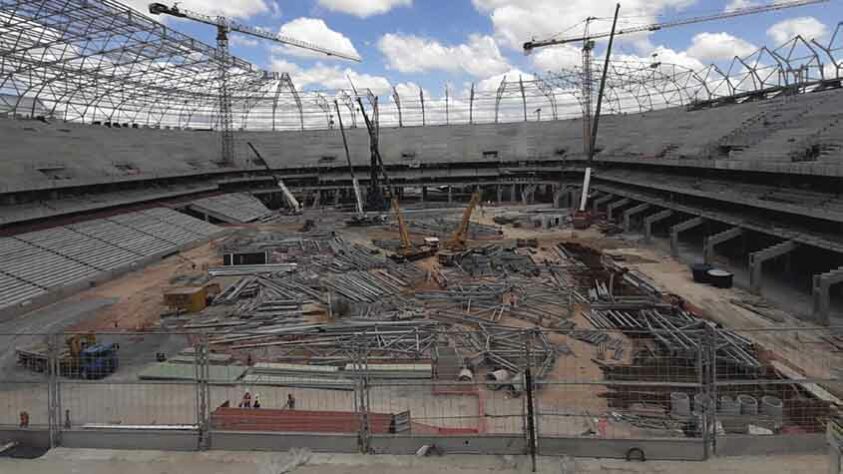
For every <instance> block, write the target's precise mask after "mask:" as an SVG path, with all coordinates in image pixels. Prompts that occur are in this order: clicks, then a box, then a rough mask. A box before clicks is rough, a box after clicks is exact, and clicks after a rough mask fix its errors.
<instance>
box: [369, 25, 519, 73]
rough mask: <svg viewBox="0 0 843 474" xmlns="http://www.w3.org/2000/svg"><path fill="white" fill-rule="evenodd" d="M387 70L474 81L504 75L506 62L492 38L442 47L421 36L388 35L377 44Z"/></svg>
mask: <svg viewBox="0 0 843 474" xmlns="http://www.w3.org/2000/svg"><path fill="white" fill-rule="evenodd" d="M378 49H380V51H381V52H382V53H383V54H384V56H386V59H387V67H389V68H390V69H395V70H397V71H399V72H404V73H408V72H424V71H434V70H437V71H447V72H453V73H455V72H466V73H468V74H470V75H472V76H475V77H483V76H487V75H489V74H496V73H499V72H504V71H506V70H508V69H509V65H508V64H507V62H506V59H505V58H504V57H503V55H502V54H501V52H500V50H499V49H498V46H497V44H496V43H495V40H494V39H493V38H492V37H490V36H481V35H471V36H470V37H469V40H468V43H465V44H459V45H454V46H450V45H443V44H442V43H440V42H438V41H436V40H432V39H426V38H420V37H418V36H412V35H409V36H404V35H399V34H392V33H388V34H386V35H384V36H382V37H381V39H380V40H378Z"/></svg>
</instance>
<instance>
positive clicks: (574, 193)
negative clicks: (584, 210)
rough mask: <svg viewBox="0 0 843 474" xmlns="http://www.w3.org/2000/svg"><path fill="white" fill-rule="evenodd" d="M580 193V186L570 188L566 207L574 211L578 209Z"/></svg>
mask: <svg viewBox="0 0 843 474" xmlns="http://www.w3.org/2000/svg"><path fill="white" fill-rule="evenodd" d="M580 193H581V191H580V188H576V187H575V188H571V189H570V190H569V191H568V207H570V208H571V209H572V210H574V211H576V210H577V209H579V205H580V200H579V199H578V198H579V196H580Z"/></svg>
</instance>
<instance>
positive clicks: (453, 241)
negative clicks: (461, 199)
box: [439, 191, 482, 266]
mask: <svg viewBox="0 0 843 474" xmlns="http://www.w3.org/2000/svg"><path fill="white" fill-rule="evenodd" d="M481 198H482V194H481V193H480V191H475V192H474V194H472V195H471V200H470V201H469V202H468V206H467V207H466V208H465V211H463V214H462V219H461V220H460V222H459V224H458V225H457V228H456V230H454V233H453V235H451V238H450V239H448V241H447V242H445V245H443V248H444V250H443V251H441V252H439V263H441V264H442V265H446V266H451V265H453V264H454V258H455V257H456V255H457V254H458V253H460V252H464V251H465V249H466V245H465V242H466V240H467V238H468V226H469V225H470V224H471V214H473V213H474V209H475V208H476V207H477V205H478V204H480V199H481Z"/></svg>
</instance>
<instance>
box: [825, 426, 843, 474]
mask: <svg viewBox="0 0 843 474" xmlns="http://www.w3.org/2000/svg"><path fill="white" fill-rule="evenodd" d="M832 437H833V435H832ZM829 439H832V438H829ZM840 448H841V447H840V446H839V445H838V444H837V443H836V442H831V443H829V445H828V472H829V474H840V468H841V463H840V458H841V457H843V453H841V452H840Z"/></svg>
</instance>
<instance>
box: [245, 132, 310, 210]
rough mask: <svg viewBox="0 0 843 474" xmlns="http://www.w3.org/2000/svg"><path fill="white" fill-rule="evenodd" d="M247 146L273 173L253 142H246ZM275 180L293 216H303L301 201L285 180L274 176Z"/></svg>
mask: <svg viewBox="0 0 843 474" xmlns="http://www.w3.org/2000/svg"><path fill="white" fill-rule="evenodd" d="M246 144H247V145H249V148H251V149H252V152H253V153H254V154H255V157H256V158H257V161H258V162H260V163H261V164H262V165H263V166H264V168H266V170H267V171H269V172H270V173H272V169H271V168H270V167H269V163H267V162H266V160H264V159H263V156H261V154H260V152H258V149H257V148H255V146H254V145H252V142H246ZM273 178H275V182H276V184H278V187H279V188H281V194H282V195H283V196H284V200H285V201H287V205H288V206H290V209H291V210H292V212H293V214H301V212H302V206H301V203H299V200H298V199H296V197H295V196H293V193H292V192H291V191H290V188H288V187H287V185H286V184H284V180H282V179H281V178H280V177H279V176H275V175H273Z"/></svg>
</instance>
